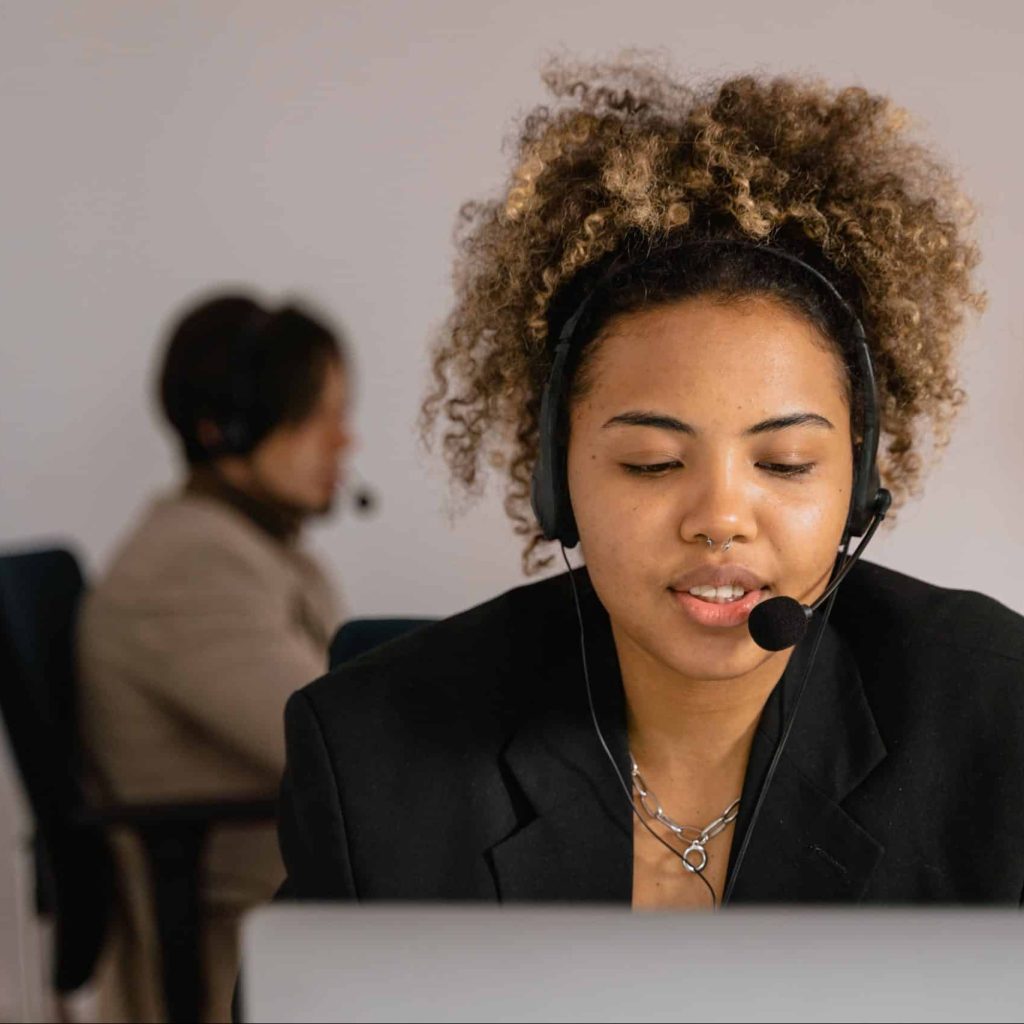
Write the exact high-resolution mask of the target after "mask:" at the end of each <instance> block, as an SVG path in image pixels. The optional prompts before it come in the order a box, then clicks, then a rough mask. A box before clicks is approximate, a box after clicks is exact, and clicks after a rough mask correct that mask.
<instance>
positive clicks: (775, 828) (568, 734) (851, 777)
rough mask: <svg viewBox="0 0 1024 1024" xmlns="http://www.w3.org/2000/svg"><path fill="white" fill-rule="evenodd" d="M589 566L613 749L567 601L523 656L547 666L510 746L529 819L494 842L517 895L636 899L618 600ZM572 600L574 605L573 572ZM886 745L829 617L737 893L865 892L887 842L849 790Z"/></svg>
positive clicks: (592, 632) (756, 765)
mask: <svg viewBox="0 0 1024 1024" xmlns="http://www.w3.org/2000/svg"><path fill="white" fill-rule="evenodd" d="M577 579H578V581H579V583H580V590H581V603H582V608H583V614H584V623H585V631H586V651H587V660H588V666H589V669H590V678H591V686H592V691H593V696H594V706H595V711H596V715H597V718H598V721H599V723H600V725H601V731H602V733H603V736H604V740H605V742H606V744H607V747H608V750H607V752H606V751H605V750H604V749H603V748H602V745H601V743H600V740H599V739H598V736H597V734H596V731H595V729H594V724H593V721H592V720H591V716H590V711H589V708H588V704H587V698H586V689H585V684H584V679H583V672H582V668H581V660H580V647H579V633H578V629H577V627H576V622H575V616H571V615H562V614H558V613H557V612H556V614H554V615H553V616H552V617H551V621H550V622H549V624H548V626H547V628H546V629H545V631H544V633H543V635H542V637H541V641H542V642H541V643H539V644H538V645H537V647H536V648H534V650H536V651H538V657H537V661H536V662H534V663H533V664H530V665H525V664H524V665H521V666H519V668H518V669H517V671H519V672H530V673H536V675H534V678H535V679H537V680H538V683H539V685H538V686H536V687H535V688H534V687H531V689H532V690H534V692H536V693H537V694H539V695H542V697H543V700H542V701H538V706H537V708H536V710H535V711H532V712H531V713H530V714H528V715H526V716H525V717H524V718H523V720H522V721H521V722H520V724H519V726H518V727H517V728H516V729H515V730H514V732H513V734H512V736H511V739H510V741H509V743H508V744H507V746H506V748H505V750H504V752H503V756H502V768H503V773H502V777H503V779H504V782H505V786H506V789H507V791H508V796H509V799H510V801H511V802H512V805H513V806H514V807H515V808H516V809H517V813H516V815H515V820H516V821H517V823H518V824H517V825H516V827H514V828H513V830H512V831H511V833H510V834H506V835H504V836H503V837H501V838H500V839H499V840H498V841H497V842H496V843H494V844H493V845H492V846H491V847H490V849H489V850H488V854H487V855H488V858H489V860H490V863H491V867H492V870H493V872H494V875H495V880H496V884H497V887H498V893H499V898H500V899H502V900H504V901H511V900H538V901H548V900H584V901H598V902H624V903H629V902H630V901H631V899H632V887H633V842H632V837H633V829H632V811H631V808H630V806H629V802H628V800H627V797H626V793H625V791H624V789H623V782H624V781H625V782H626V783H628V782H629V754H628V749H627V738H626V726H625V721H626V718H625V705H624V699H623V690H622V679H621V676H620V675H619V668H618V658H617V656H616V653H615V645H614V641H613V640H612V635H611V628H610V624H609V622H608V616H607V613H606V612H605V611H604V609H603V608H602V607H601V605H600V602H599V601H598V600H597V597H596V595H595V594H594V591H593V589H592V587H590V585H589V580H588V579H587V577H586V574H585V572H583V571H579V572H578V573H577ZM567 583H568V581H566V584H567ZM565 600H566V602H567V603H568V604H567V611H568V612H570V613H571V611H572V607H571V591H570V590H569V588H568V585H566V588H565ZM815 632H816V631H815V630H814V629H812V630H810V631H809V635H808V637H807V638H806V640H805V641H804V643H802V644H801V647H800V648H798V650H797V651H796V652H794V655H793V657H792V658H791V659H790V664H789V667H788V668H787V670H786V673H785V674H784V676H783V678H782V680H781V681H780V684H779V686H777V687H776V688H775V691H774V692H773V693H772V696H771V697H770V698H769V700H768V703H767V704H766V706H765V710H764V713H763V714H762V717H761V724H760V726H759V729H758V732H757V735H756V737H755V740H754V746H753V748H752V751H751V758H750V764H749V765H748V769H747V776H746V780H745V782H744V787H743V793H742V797H741V805H740V815H739V818H738V819H737V823H736V827H737V831H736V835H735V837H734V840H733V845H732V857H733V859H735V857H736V855H737V852H738V850H739V847H740V844H741V842H742V840H743V836H744V834H745V831H746V829H747V827H748V824H749V819H750V815H751V811H752V809H753V805H754V803H755V802H756V799H757V794H758V792H759V790H760V787H761V784H762V781H763V779H764V775H765V772H766V770H767V767H768V762H769V761H770V759H771V756H772V754H773V752H774V749H775V744H776V741H777V739H778V736H779V733H780V723H781V721H782V720H783V715H785V714H787V713H788V712H789V710H790V709H791V707H792V702H793V700H794V698H795V693H796V690H797V689H798V686H799V683H800V681H801V679H802V678H803V674H804V672H805V671H806V664H807V660H808V655H809V647H810V644H811V643H813V641H814V636H815ZM884 756H885V747H884V745H883V744H882V741H881V738H880V736H879V734H878V730H877V728H876V726H875V722H874V718H873V716H872V714H871V710H870V707H869V706H868V703H867V700H866V698H865V695H864V691H863V686H862V684H861V680H860V675H859V673H858V671H857V668H856V664H855V662H854V659H853V657H852V655H851V653H850V652H849V650H848V649H847V648H846V646H845V644H844V643H843V641H842V639H841V637H839V635H838V634H837V633H836V632H835V630H834V629H832V627H826V629H825V632H824V635H823V637H822V642H821V647H820V650H819V652H818V656H817V658H816V660H815V664H814V668H813V672H812V676H811V678H810V680H809V682H808V685H807V689H806V692H805V693H804V696H803V700H802V701H801V704H800V709H799V714H798V716H797V719H796V722H795V724H794V727H793V731H792V734H791V735H790V738H789V741H788V743H787V746H786V749H785V751H784V753H783V755H782V758H781V760H780V762H779V766H778V769H777V770H776V773H775V776H774V779H773V781H772V783H771V786H770V787H769V789H768V792H767V795H766V798H765V802H764V806H763V807H762V810H761V813H760V816H759V820H758V823H757V827H756V829H755V830H754V832H753V834H752V837H751V842H750V846H749V849H748V850H747V853H746V855H745V858H744V861H743V864H742V868H741V871H740V874H739V876H738V878H737V882H736V885H735V889H734V892H733V901H734V902H740V901H759V902H765V901H787V902H814V901H842V902H846V901H850V900H856V899H858V898H859V897H860V896H861V894H862V893H863V891H864V889H865V888H866V886H867V883H868V880H869V878H870V875H871V873H872V872H873V871H874V869H875V867H876V865H877V863H878V861H879V860H880V858H881V856H882V853H883V850H882V847H881V845H880V844H879V843H878V842H877V841H876V840H875V839H874V838H873V837H872V836H870V835H868V833H867V832H865V831H864V829H862V828H861V827H860V826H859V825H858V824H857V823H856V822H855V821H854V820H853V819H852V818H851V817H850V816H849V815H848V814H847V813H846V812H845V811H844V810H843V808H842V807H841V806H840V803H841V801H842V800H843V799H844V797H846V796H847V795H848V794H849V793H850V792H851V791H852V790H853V789H855V788H856V786H857V785H858V784H859V783H860V782H861V781H862V780H863V779H864V778H865V777H866V776H867V774H868V773H869V772H870V771H871V770H872V769H873V768H874V767H875V765H877V764H878V762H879V761H880V760H881V759H882V758H883V757H884ZM612 759H614V762H615V765H616V766H617V767H618V772H619V777H617V776H616V773H615V771H614V769H613V767H612V763H611V762H612ZM733 867H734V864H730V874H731V871H732V868H733Z"/></svg>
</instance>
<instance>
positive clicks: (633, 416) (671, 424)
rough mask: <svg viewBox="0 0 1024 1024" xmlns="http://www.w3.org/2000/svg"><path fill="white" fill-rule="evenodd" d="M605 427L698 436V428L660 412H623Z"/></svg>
mask: <svg viewBox="0 0 1024 1024" xmlns="http://www.w3.org/2000/svg"><path fill="white" fill-rule="evenodd" d="M604 426H605V427H616V426H625V427H656V428H657V429H658V430H674V431H675V432H676V433H677V434H691V435H693V436H696V434H697V430H696V428H694V427H691V426H690V424H689V423H684V422H683V421H682V420H677V419H676V418H675V416H667V415H665V414H664V413H660V412H621V413H619V415H618V416H613V417H612V418H611V419H610V420H608V422H607V423H605V424H604ZM602 429H603V428H602Z"/></svg>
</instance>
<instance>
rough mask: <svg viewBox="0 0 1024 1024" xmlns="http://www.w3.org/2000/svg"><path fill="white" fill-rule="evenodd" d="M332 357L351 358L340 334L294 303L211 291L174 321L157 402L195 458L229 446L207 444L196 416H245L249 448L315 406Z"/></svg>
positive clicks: (223, 419) (227, 419)
mask: <svg viewBox="0 0 1024 1024" xmlns="http://www.w3.org/2000/svg"><path fill="white" fill-rule="evenodd" d="M331 362H335V363H338V364H340V365H342V366H345V365H346V364H347V356H346V349H345V344H344V340H343V338H342V337H341V335H340V333H339V332H337V331H336V330H334V329H332V328H331V327H329V326H328V325H327V324H326V323H325V322H324V321H323V320H322V319H320V318H319V317H317V316H314V314H313V313H311V312H310V311H308V310H305V309H303V308H301V307H300V306H298V305H295V304H292V303H289V304H287V305H284V306H281V307H279V308H276V309H268V308H266V307H265V306H263V305H261V304H260V303H259V302H258V301H257V300H256V299H254V298H252V297H251V296H248V295H245V294H239V293H230V294H222V295H215V296H208V297H206V298H205V299H203V300H201V301H200V302H198V303H196V304H193V305H191V306H190V307H188V308H187V309H186V310H185V312H184V313H182V314H181V315H180V316H179V317H178V319H177V320H176V321H175V322H174V324H173V325H172V327H171V329H170V332H169V336H168V340H167V343H166V349H165V353H164V358H163V365H162V368H161V371H160V375H159V396H160V405H161V408H162V410H163V413H164V416H165V417H166V419H167V421H168V422H169V423H170V425H171V426H172V427H173V428H174V431H175V433H176V434H177V435H178V438H179V440H180V442H181V446H182V450H183V452H184V455H185V459H186V461H187V462H188V463H189V464H191V465H196V464H199V463H202V462H208V461H209V460H210V459H211V458H215V457H217V456H218V455H220V454H224V450H223V449H220V448H217V447H209V446H208V445H207V444H204V443H203V441H202V440H201V439H200V436H199V423H200V421H202V420H208V421H211V422H212V423H213V424H215V425H216V426H217V427H218V428H220V429H223V428H224V427H225V425H228V424H230V423H232V421H237V419H238V418H241V419H242V420H244V423H245V426H246V430H245V432H244V436H245V443H244V444H243V445H242V446H241V449H240V450H235V452H234V453H235V454H245V453H246V452H248V451H252V450H253V449H254V448H255V447H256V446H257V445H258V444H259V443H260V442H261V441H262V440H263V439H264V438H265V437H266V436H267V435H268V434H270V433H271V432H272V431H273V430H274V429H275V428H277V427H279V426H282V425H284V424H296V423H301V422H302V421H303V420H304V419H305V418H306V417H307V416H308V415H309V414H310V413H311V412H312V411H313V408H314V406H315V404H316V401H317V398H318V397H319V395H320V392H321V388H322V387H323V382H324V377H325V374H326V370H327V367H328V365H329V364H330V363H331Z"/></svg>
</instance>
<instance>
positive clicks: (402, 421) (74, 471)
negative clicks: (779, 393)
mask: <svg viewBox="0 0 1024 1024" xmlns="http://www.w3.org/2000/svg"><path fill="white" fill-rule="evenodd" d="M1022 43H1024V6H1022V5H1019V4H1016V3H1013V2H1010V0H1007V2H1004V3H985V2H978V0H974V2H972V3H963V2H933V3H925V2H911V0H902V2H900V3H891V2H887V0H881V2H878V0H858V2H857V3H849V2H843V3H840V2H833V3H828V2H823V0H772V2H770V3H764V2H760V0H733V2H731V3H728V4H723V3H694V2H684V0H630V2H629V3H623V2H622V0H610V2H608V0H590V2H584V0H562V2H551V0H517V2H515V3H504V2H496V0H443V2H414V0H407V2H398V0H373V2H370V0H367V2H365V3H344V2H333V3H332V2H313V0H290V2H287V3H285V2H284V0H281V2H268V0H253V2H247V3H241V2H229V0H218V2H211V0H207V2H200V0H192V2H176V3H173V4H171V3H160V4H157V3H143V2H124V3H113V2H105V0H104V2H101V0H94V2H77V3H67V4H55V3H51V2H39V0H21V2H12V0H6V2H3V3H0V132H2V136H0V146H2V152H3V157H2V161H0V168H2V179H0V180H2V187H0V291H2V303H0V318H2V325H3V340H2V342H0V481H2V484H0V486H2V500H0V544H3V545H6V544H8V543H10V542H13V541H28V540H31V539H34V538H39V537H42V536H51V537H53V536H56V537H68V538H71V539H72V540H73V541H74V542H75V543H76V544H77V545H78V546H79V548H80V550H81V552H82V553H83V555H84V556H85V558H86V561H87V565H88V567H89V568H90V569H91V570H95V569H96V568H97V567H98V566H99V565H100V564H101V563H102V562H103V561H104V560H105V558H106V557H107V555H108V554H109V552H110V550H111V546H112V544H113V543H114V541H115V538H116V537H117V535H118V534H119V532H120V531H121V530H122V529H123V527H124V525H125V522H126V520H127V519H128V518H129V516H131V515H132V513H133V511H134V510H135V509H136V508H137V506H138V505H139V503H140V501H142V500H143V498H144V497H145V496H146V495H148V494H149V493H150V492H151V491H152V490H153V489H154V488H158V487H160V486H163V485H165V484H167V483H168V482H169V481H171V480H172V479H173V478H174V474H175V465H174V461H173V457H172V452H171V449H170V447H169V445H168V443H167V440H166V438H165V436H164V435H163V434H162V432H161V430H160V428H159V427H158V425H157V422H156V419H155V416H154V414H153V412H152V411H151V404H150V383H151V380H150V379H151V372H152V368H153V360H154V354H155V347H154V346H155V340H156V336H157V332H158V329H159V328H160V327H161V326H162V325H163V323H164V321H165V318H166V316H167V315H168V313H169V311H171V310H172V309H173V308H175V307H176V306H178V305H179V304H180V303H181V301H182V300H183V299H184V298H186V297H187V296H189V295H191V294H193V293H194V292H195V291H197V290H199V289H203V288H206V287H208V286H210V285H213V284H217V283H242V284H253V285H257V286H259V287H261V288H263V289H266V290H267V291H268V292H269V293H271V294H273V295H276V294H280V293H281V292H283V291H288V290H295V291H298V292H300V293H302V294H304V295H308V296H309V297H311V298H312V299H314V300H316V301H317V302H318V303H320V304H321V305H322V306H324V307H325V308H326V309H327V310H329V311H331V312H333V313H334V314H335V315H336V316H337V317H338V318H339V319H340V320H341V322H342V323H344V325H345V326H346V327H347V328H348V331H349V332H350V334H351V337H352V343H353V346H354V349H355V353H356V358H357V362H358V365H359V370H360V374H359V375H360V392H361V397H360V409H359V426H360V429H361V433H362V436H363V445H362V449H361V452H360V453H359V457H358V460H357V461H358V468H359V470H360V471H361V473H362V474H363V475H364V476H365V477H366V478H367V479H369V480H371V481H372V482H373V483H374V484H375V485H376V486H377V487H378V489H379V490H380V492H381V493H382V495H383V501H384V504H383V509H382V512H381V514H380V515H378V516H377V517H376V518H375V519H373V520H371V521H367V522H353V521H351V519H347V520H346V519H339V520H337V521H335V522H333V523H331V524H330V525H327V526H324V527H322V528H320V529H318V530H317V531H316V535H315V538H314V541H315V545H316V547H317V549H318V550H319V552H320V553H321V554H322V555H323V557H324V559H325V560H326V561H327V563H328V564H329V565H330V566H331V567H332V568H333V569H334V570H335V571H336V572H337V574H338V576H339V577H340V578H341V579H342V580H343V585H344V589H345V591H346V593H347V595H348V598H349V603H350V606H351V608H352V610H353V611H355V612H356V613H359V614H372V613H393V612H419V613H429V614H440V613H445V612H450V611H453V610H455V609H458V608H460V607H464V606H466V605H469V604H471V603H473V602H476V601H478V600H480V599H482V598H484V597H486V596H488V595H490V594H492V593H494V592H496V591H499V590H501V589H503V588H506V587H508V586H510V585H513V584H515V583H516V582H518V581H519V579H520V574H519V560H518V554H519V552H518V544H517V540H516V539H515V537H514V536H513V534H512V533H511V530H510V529H509V528H508V527H507V526H506V524H505V521H504V518H503V515H502V513H501V511H500V506H499V500H498V492H497V489H495V490H494V491H492V493H491V495H490V497H488V499H486V500H485V501H484V502H482V503H481V504H479V505H478V506H477V507H476V508H475V509H473V510H472V511H471V512H470V513H469V514H467V515H466V516H465V517H463V518H462V519H460V520H458V521H457V522H456V523H455V524H454V525H452V524H451V523H450V522H449V521H448V519H447V517H446V515H445V513H444V510H443V505H444V495H445V486H444V482H443V473H442V471H441V466H440V463H439V460H436V459H435V460H433V461H432V462H431V461H428V459H427V458H426V457H425V456H424V455H423V453H422V452H421V450H420V449H419V448H418V446H417V443H416V441H415V437H414V431H413V420H414V417H415V411H416V408H417V405H418V402H419V399H420V397H421V394H422V391H423V388H424V384H425V381H426V362H425V343H426V339H427V337H428V334H429V332H430V330H431V328H432V327H433V326H434V325H436V324H437V322H438V321H439V320H440V319H441V318H442V317H443V315H444V313H445V310H446V308H447V305H448V303H449V298H450V294H449V285H448V269H449V264H450V257H451V247H450V241H449V239H450V232H451V227H452V224H453V222H454V217H455V213H456V210H457V208H458V206H459V204H460V203H461V202H462V201H463V200H464V199H466V198H468V197H471V196H481V195H487V194H491V193H492V192H493V191H494V190H495V189H496V188H497V187H498V186H499V185H500V183H501V182H502V180H503V177H504V174H505V170H506V166H507V164H506V161H507V154H504V155H503V153H502V152H501V147H500V144H501V141H502V139H503V138H504V137H505V136H506V135H507V134H508V132H509V131H510V129H511V128H512V127H513V117H514V115H515V114H516V113H517V112H520V111H522V110H524V109H525V108H527V107H528V106H530V105H532V104H533V103H535V102H537V101H539V100H541V99H542V98H543V93H542V90H541V87H540V84H539V80H538V77H537V69H538V67H539V66H540V64H541V62H542V60H543V58H544V56H545V55H546V54H547V53H549V52H550V51H552V50H557V49H560V48H565V49H567V50H568V51H570V52H572V53H576V54H579V55H582V56H601V55H608V54H609V53H612V52H614V50H615V49H616V48H618V47H620V46H624V45H636V46H641V47H650V46H661V47H664V48H665V49H666V50H667V51H668V52H669V53H670V54H671V55H672V57H673V58H674V60H675V62H676V63H677V64H678V66H679V67H681V68H683V69H685V70H687V71H692V72H693V73H694V74H701V73H707V72H711V73H714V74H720V73H723V72H727V71H732V70H739V69H748V68H751V67H757V68H764V69H771V70H776V69H777V70H798V71H816V72H820V73H822V74H824V75H826V76H827V77H829V78H830V79H832V80H833V81H835V82H837V83H863V84H865V85H867V86H868V87H869V88H871V89H874V90H880V91H884V92H888V93H890V94H891V95H893V96H894V97H895V98H896V99H897V100H899V101H900V102H902V103H903V104H905V105H906V106H908V107H909V108H910V109H911V110H912V111H914V112H915V113H916V114H918V115H919V116H920V118H921V121H922V124H923V127H924V129H925V131H926V134H927V135H928V136H929V137H930V138H931V139H933V140H934V142H935V143H936V144H937V145H938V146H939V148H940V149H941V150H942V151H944V152H945V153H946V154H947V155H948V156H949V157H951V158H952V159H953V160H954V161H955V162H956V163H957V165H958V166H959V167H960V169H961V171H962V174H963V178H964V182H965V185H966V186H967V188H968V190H969V191H970V192H971V193H972V194H973V195H974V196H976V197H977V198H978V200H979V201H980V203H981V207H982V219H981V223H980V233H981V238H982V242H983V246H984V251H985V255H986V262H985V265H984V267H983V278H984V281H985V283H986V285H987V287H988V289H989V291H990V295H991V305H990V309H989V312H988V313H987V314H986V315H985V317H984V318H983V320H982V321H981V322H980V323H977V324H973V325H972V327H971V338H970V342H969V345H968V346H967V349H966V353H965V362H964V368H965V372H964V379H965V383H966V386H967V389H968V391H969V393H970V396H971V404H970V407H969V409H968V411H967V412H966V414H965V415H964V416H963V418H962V420H961V423H960V428H959V433H958V434H957V437H956V440H955V441H954V443H953V445H952V447H951V448H950V449H949V451H948V453H947V456H946V459H945V462H944V463H943V465H942V466H941V467H940V468H939V469H938V470H937V471H936V472H934V473H933V475H932V477H931V479H930V481H929V487H928V491H927V495H926V499H925V500H924V501H923V502H922V503H920V504H918V505H915V506H913V507H912V508H910V509H908V510H907V511H905V512H904V513H903V516H902V524H901V526H900V527H899V528H898V529H897V530H896V531H894V532H893V533H892V534H891V535H888V536H885V537H883V538H882V539H881V540H880V541H878V542H877V543H876V546H875V548H874V549H873V552H872V554H873V557H874V558H876V559H877V560H880V561H882V562H884V563H886V564H889V565H892V566H894V567H896V568H899V569H902V570H904V571H907V572H910V573H913V574H917V575H920V576H923V577H925V578H927V579H929V580H932V581H934V582H938V583H942V584H949V585H955V586H969V587H973V588H976V589H980V590H984V591H986V592H988V593H990V594H993V595H994V596H997V597H999V598H1000V599H1001V600H1003V601H1004V602H1006V603H1007V604H1009V605H1011V606H1012V607H1014V608H1016V609H1018V610H1020V611H1024V592H1022V589H1021V587H1020V584H1019V581H1020V579H1021V577H1022V576H1024V544H1022V541H1021V539H1020V534H1019V532H1018V529H1017V525H1018V517H1019V514H1020V510H1021V507H1022V499H1024V445H1022V442H1021V439H1022V438H1024V402H1022V400H1021V397H1022V396H1021V391H1022V382H1024V329H1022V328H1024V323H1022V314H1021V309H1022V307H1021V303H1020V295H1019V291H1020V283H1019V279H1020V274H1021V271H1020V266H1021V257H1020V252H1019V245H1020V239H1021V236H1022V231H1024V197H1022V196H1024V194H1022V190H1021V187H1020V176H1021V167H1022V164H1024V141H1022V138H1024V133H1022V132H1021V130H1020V117H1019V109H1020V102H1021V98H1022V96H1024V88H1022V86H1024V74H1022V71H1021V57H1020V55H1021V52H1022ZM0 795H2V793H0ZM5 806H9V802H8V804H7V805H5ZM4 809H5V808H0V814H2V812H3V810H4ZM3 817H4V818H9V817H10V815H9V814H5V815H3ZM2 832H3V826H0V842H3V841H4V840H7V841H6V842H3V845H2V847H0V920H5V921H6V920H9V915H8V914H7V908H8V907H9V906H10V899H9V895H10V889H9V886H7V887H6V888H5V881H4V880H5V879H6V878H7V873H6V872H5V871H4V864H5V863H6V861H5V860H4V857H5V854H4V853H3V851H4V850H6V849H9V847H10V841H9V839H8V837H5V836H4V835H3V834H2ZM5 901H6V902H5ZM9 940H10V930H9V928H6V929H5V928H4V927H3V926H2V925H0V943H5V942H6V943H8V944H7V945H6V946H4V945H0V964H2V965H4V966H3V967H0V1017H2V1014H3V1012H4V1006H3V998H4V991H7V992H8V993H9V992H10V990H11V985H12V984H13V976H12V975H11V973H10V969H9V965H10V964H11V963H12V962H13V960H12V957H13V954H12V955H10V956H8V955H6V954H7V952H8V951H9V949H10V945H9ZM4 969H7V971H8V974H7V976H6V977H5V975H4V974H3V973H2V971H3V970H4ZM5 983H6V984H7V988H6V989H4V988H3V986H4V984H5Z"/></svg>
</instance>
